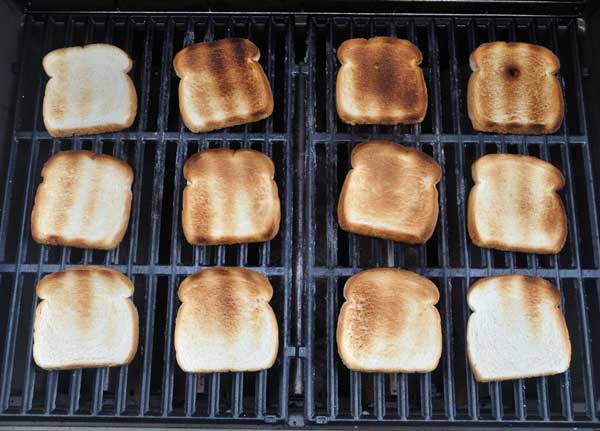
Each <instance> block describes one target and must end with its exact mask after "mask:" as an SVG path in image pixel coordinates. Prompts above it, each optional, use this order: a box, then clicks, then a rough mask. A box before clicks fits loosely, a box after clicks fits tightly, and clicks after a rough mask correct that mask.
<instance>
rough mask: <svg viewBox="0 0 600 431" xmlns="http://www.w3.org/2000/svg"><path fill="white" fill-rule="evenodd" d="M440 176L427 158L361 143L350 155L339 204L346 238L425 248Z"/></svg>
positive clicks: (406, 150) (434, 218)
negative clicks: (362, 237)
mask: <svg viewBox="0 0 600 431" xmlns="http://www.w3.org/2000/svg"><path fill="white" fill-rule="evenodd" d="M441 176H442V170H441V168H440V166H439V165H438V164H437V162H436V161H435V160H434V159H432V158H431V157H430V156H429V155H427V154H425V153H423V152H421V151H418V150H415V149H413V148H409V147H405V146H403V145H400V144H396V143H394V142H389V141H366V142H362V143H360V144H358V145H357V146H356V147H355V148H354V150H353V151H352V169H351V170H350V172H348V175H347V176H346V180H345V181H344V185H343V187H342V192H341V194H340V199H339V203H338V222H339V224H340V227H341V228H342V229H343V230H345V231H348V232H353V233H357V234H361V235H367V236H373V237H377V238H384V239H389V240H392V241H399V242H405V243H409V244H422V243H425V242H426V241H427V240H428V239H429V238H430V237H431V235H432V234H433V231H434V230H435V225H436V223H437V218H438V211H439V209H438V192H437V189H436V184H437V183H438V182H439V181H440V178H441Z"/></svg>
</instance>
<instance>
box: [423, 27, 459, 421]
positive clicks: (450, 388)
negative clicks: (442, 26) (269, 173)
mask: <svg viewBox="0 0 600 431" xmlns="http://www.w3.org/2000/svg"><path fill="white" fill-rule="evenodd" d="M435 26H436V22H435V20H432V21H431V23H430V24H429V26H428V32H429V37H428V39H429V52H430V53H432V54H431V59H430V61H429V63H430V64H431V65H432V81H433V107H434V108H433V111H434V112H433V115H434V130H435V133H436V134H437V135H439V134H440V131H441V123H442V119H441V115H442V112H441V110H442V102H441V87H440V56H439V47H438V42H437V37H436V34H435ZM434 151H435V157H436V159H437V161H438V163H439V164H440V166H441V167H442V178H441V180H440V185H439V190H440V217H439V223H440V228H439V233H440V237H441V238H440V245H439V246H438V248H439V250H438V254H439V255H440V256H441V257H442V267H443V270H444V275H443V278H442V286H441V290H443V295H442V296H441V301H442V304H440V308H442V310H443V313H442V316H443V321H442V322H443V340H444V341H443V342H444V346H443V352H444V358H443V367H444V368H443V372H444V409H445V413H446V416H447V417H448V419H450V420H452V419H454V416H455V415H456V407H455V399H454V368H453V364H452V328H453V317H452V303H451V300H450V298H452V291H451V289H452V286H451V285H450V283H449V281H448V276H447V273H446V268H448V266H449V264H448V256H449V252H448V238H447V236H448V219H447V214H446V172H445V169H446V162H445V155H444V149H443V144H442V143H440V142H439V141H438V142H437V145H436V147H435V150H434ZM438 288H439V286H438Z"/></svg>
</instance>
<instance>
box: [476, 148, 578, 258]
mask: <svg viewBox="0 0 600 431" xmlns="http://www.w3.org/2000/svg"><path fill="white" fill-rule="evenodd" d="M471 173H472V176H473V181H474V182H475V185H474V187H473V188H472V189H471V192H470V194H469V201H468V209H467V213H468V223H467V224H468V230H469V236H470V237H471V239H472V240H473V243H475V245H477V246H479V247H488V248H495V249H498V250H506V251H520V252H525V253H541V254H555V253H558V252H560V250H561V249H562V248H563V246H564V244H565V241H566V239H567V216H566V213H565V208H564V206H563V203H562V201H561V199H560V196H558V194H557V193H556V192H557V191H558V190H560V189H562V188H563V187H564V185H565V179H564V177H563V175H562V173H561V172H560V171H559V170H558V169H557V168H556V167H554V166H552V165H551V164H550V163H548V162H546V161H544V160H541V159H538V158H536V157H531V156H523V155H516V154H488V155H485V156H483V157H481V158H479V159H478V160H477V161H476V162H475V163H474V164H473V166H472V168H471Z"/></svg>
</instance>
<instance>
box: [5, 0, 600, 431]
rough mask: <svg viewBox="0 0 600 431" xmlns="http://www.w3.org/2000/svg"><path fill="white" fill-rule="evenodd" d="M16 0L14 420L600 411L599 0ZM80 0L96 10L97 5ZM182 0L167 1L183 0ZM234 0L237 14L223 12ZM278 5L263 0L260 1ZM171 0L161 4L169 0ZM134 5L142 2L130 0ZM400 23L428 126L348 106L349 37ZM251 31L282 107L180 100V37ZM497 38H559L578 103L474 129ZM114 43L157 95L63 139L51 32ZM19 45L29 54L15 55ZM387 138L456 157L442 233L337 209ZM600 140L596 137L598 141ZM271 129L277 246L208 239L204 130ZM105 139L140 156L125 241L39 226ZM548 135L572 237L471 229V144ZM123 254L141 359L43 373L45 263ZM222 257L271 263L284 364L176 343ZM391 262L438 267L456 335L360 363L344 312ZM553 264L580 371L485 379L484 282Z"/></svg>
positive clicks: (255, 264) (436, 277)
mask: <svg viewBox="0 0 600 431" xmlns="http://www.w3.org/2000/svg"><path fill="white" fill-rule="evenodd" d="M75 4H76V3H75V2H68V1H58V2H49V1H35V0H34V1H32V2H29V3H27V4H21V3H19V2H17V3H14V2H12V1H11V0H2V1H0V36H1V38H0V39H1V40H0V47H1V48H2V49H0V53H1V54H0V56H1V57H0V58H2V62H0V63H1V64H0V77H1V78H2V82H0V106H1V107H2V108H5V109H4V110H3V111H0V136H2V137H5V140H4V141H3V142H4V144H3V145H0V165H1V172H2V174H1V175H2V178H3V179H4V181H3V183H2V184H0V186H1V188H0V190H1V191H0V193H1V194H0V199H1V201H0V206H1V213H0V426H23V427H27V428H31V427H32V426H44V427H52V426H75V425H79V426H101V427H119V426H140V427H149V426H156V427H159V426H160V427H212V428H217V427H222V426H227V427H237V428H246V429H247V428H248V427H251V426H253V427H254V426H258V427H261V428H269V427H270V428H273V427H290V428H292V427H327V426H329V427H331V426H337V427H342V428H345V429H349V428H350V427H354V426H361V425H362V426H367V427H376V426H385V425H388V426H389V425H393V426H394V427H395V428H406V429H414V428H415V427H423V428H427V429H433V428H439V429H442V428H443V429H449V428H456V429H460V428H474V427H476V428H479V429H484V428H489V429H492V428H494V429H495V428H504V427H508V426H522V427H532V428H556V429H566V428H575V427H581V428H598V427H600V387H599V384H600V237H599V228H598V205H597V204H598V200H597V193H598V190H599V189H598V187H599V181H598V180H599V179H600V173H599V170H598V168H599V166H600V165H599V162H600V151H599V150H600V145H598V142H600V141H598V139H599V138H600V127H599V124H598V119H599V118H600V103H598V100H597V99H598V95H599V94H600V93H599V91H600V8H598V5H594V4H592V2H586V1H570V2H569V1H542V2H533V1H523V0H521V1H514V2H510V1H501V2H494V3H492V2H487V1H477V2H472V1H471V2H468V1H465V2H432V1H423V2H411V1H407V2H403V1H397V2H387V1H384V2H376V3H374V4H372V5H371V4H365V3H360V2H349V3H348V4H344V3H343V2H332V3H327V2H324V3H323V4H321V5H319V6H318V7H319V8H320V9H321V10H317V7H316V6H313V5H310V4H308V5H301V4H290V5H288V7H289V8H290V9H288V10H287V11H278V10H277V8H278V7H281V5H269V4H267V5H265V4H263V3H259V4H252V3H250V4H246V3H242V2H229V3H224V4H222V5H219V4H216V3H215V4H210V3H206V4H198V3H193V2H190V4H185V3H184V4H178V5H177V8H179V9H178V10H173V11H164V9H165V8H166V7H167V6H168V5H167V3H164V4H162V3H160V2H135V1H125V2H122V3H121V2H109V1H105V2H103V1H100V0H99V1H94V2H91V3H89V4H87V5H86V7H89V8H90V9H92V10H88V11H76V10H73V7H74V5H75ZM76 7H81V5H80V4H79V5H78V6H76ZM169 7H170V5H169ZM211 7H212V9H213V10H214V9H215V8H217V9H218V7H221V8H222V9H223V10H225V9H231V10H230V11H226V12H225V11H221V12H215V11H210V12H209V10H210V9H211ZM269 7H272V8H273V10H270V11H266V10H265V11H259V12H253V13H248V12H245V11H242V9H249V10H254V11H256V10H259V9H268V8H269ZM157 10H161V11H157ZM125 11H129V12H125ZM375 35H391V36H397V37H401V38H405V39H408V40H410V41H412V42H413V43H414V44H416V45H417V46H418V47H419V49H420V50H421V51H422V53H423V63H422V68H423V71H424V75H425V80H426V83H427V88H428V92H429V106H428V111H427V116H426V118H425V120H424V122H423V123H422V124H418V125H414V126H348V125H346V124H344V123H342V122H341V121H340V120H339V118H338V117H337V114H336V112H335V96H334V94H335V77H336V74H337V69H338V67H339V64H338V62H337V59H336V57H335V49H336V48H337V47H338V46H339V45H340V44H341V42H343V41H344V40H346V39H348V38H351V37H369V36H375ZM228 36H241V37H248V38H250V39H251V40H252V41H253V42H254V43H255V44H256V45H257V46H258V47H259V48H260V50H261V59H260V62H261V64H262V66H263V67H264V69H265V71H266V73H267V76H268V78H269V81H270V82H271V85H272V88H273V95H274V102H275V110H274V113H273V116H271V117H269V118H268V119H266V120H263V121H261V122H258V123H255V124H249V125H245V126H236V127H231V128H227V129H224V130H222V131H216V132H211V133H202V134H195V133H191V132H189V131H188V130H187V129H186V128H185V127H184V125H183V123H182V120H181V118H180V116H179V110H178V100H177V86H178V83H179V79H178V78H177V77H176V76H175V73H174V71H173V68H172V60H173V56H174V54H175V53H176V52H177V51H179V50H180V49H181V48H183V47H185V46H187V45H189V44H191V43H194V42H198V41H208V40H214V39H219V38H223V37H228ZM492 40H506V41H525V42H531V43H537V44H541V45H544V46H546V47H548V48H550V49H551V50H552V51H554V52H555V53H556V54H557V55H558V57H559V59H560V61H561V69H560V73H559V80H560V82H561V85H562V87H563V91H564V99H565V121H564V123H563V125H562V127H561V129H560V130H559V132H557V133H556V134H553V135H547V136H522V135H507V136H503V135H495V134H483V133H477V132H475V131H473V129H472V127H471V124H470V121H469V119H468V117H467V107H466V86H467V81H468V78H469V76H470V73H471V71H470V68H469V62H468V57H469V54H470V52H471V51H472V50H474V49H475V48H476V47H477V46H478V45H479V44H481V43H483V42H487V41H492ZM94 42H106V43H112V44H115V45H117V46H119V47H121V48H123V49H124V50H125V51H126V52H128V53H129V55H130V56H131V57H132V59H133V69H132V71H131V74H130V75H131V77H132V79H133V81H134V83H135V85H136V88H137V92H138V99H139V110H138V115H137V117H136V121H135V123H134V125H133V126H132V127H131V128H130V129H129V130H125V131H122V132H116V133H106V134H101V135H94V136H86V137H75V138H60V139H58V138H52V137H51V136H50V135H49V134H48V133H47V132H46V130H45V128H44V126H43V122H42V116H41V102H42V100H43V90H44V86H45V83H46V82H47V77H46V75H45V73H44V71H43V69H42V66H41V59H42V57H43V56H44V55H45V54H46V53H47V52H49V51H50V50H52V49H56V48H60V47H64V46H72V45H82V44H88V43H94ZM13 62H14V63H13ZM373 138H379V139H388V140H392V141H396V142H400V143H403V144H406V145H409V146H412V147H416V148H419V149H421V150H423V151H424V152H426V153H428V154H430V155H431V156H433V157H434V158H435V159H436V160H437V161H438V163H439V164H440V166H441V167H442V170H443V176H442V179H441V182H440V184H439V185H438V190H439V199H440V215H439V220H438V224H437V227H436V231H435V233H434V235H433V237H432V238H431V240H429V241H428V242H427V244H425V245H420V246H410V245H403V244H397V243H393V242H391V241H385V240H380V239H371V238H366V237H361V236H358V235H354V234H348V233H346V232H344V231H342V230H340V229H339V227H338V224H337V218H336V206H337V199H338V195H339V192H340V190H341V186H342V184H343V180H344V177H345V175H346V173H347V171H348V169H349V168H350V166H349V158H350V157H349V156H350V152H351V150H352V148H353V146H354V145H355V144H356V143H358V142H361V141H363V140H366V139H373ZM594 138H595V139H594ZM220 147H228V148H254V149H257V150H260V151H263V152H264V153H266V154H267V155H269V156H270V157H272V158H273V161H274V162H275V167H276V173H275V180H276V182H277V185H278V187H279V191H280V196H281V204H282V219H281V220H282V224H281V230H280V233H279V234H278V235H277V237H276V238H275V239H274V240H272V241H270V242H266V243H259V244H247V245H246V244H242V245H233V246H210V247H192V246H190V245H189V244H188V243H187V242H186V241H185V239H184V237H183V232H182V229H181V225H180V220H181V194H182V189H183V186H184V179H183V175H182V166H183V163H184V162H185V160H186V159H187V158H188V157H189V156H190V155H191V154H193V153H195V152H197V151H199V150H202V149H206V148H220ZM65 149H89V150H92V151H95V152H98V153H105V154H112V155H114V156H116V157H119V158H121V159H123V160H126V161H127V162H128V163H129V164H130V165H131V166H132V167H133V168H134V171H135V182H134V186H133V203H132V214H131V221H130V225H129V228H128V231H127V234H126V237H125V239H124V240H123V242H122V243H121V244H120V245H119V247H118V248H117V249H116V250H113V251H109V252H105V251H91V250H80V249H75V248H68V247H48V246H42V245H39V244H37V243H35V242H33V240H32V238H31V233H30V213H31V209H32V205H33V197H34V194H35V189H36V187H37V185H38V184H39V182H40V179H41V178H40V171H41V168H42V166H43V164H44V163H45V162H46V161H47V160H48V158H49V157H50V156H51V155H52V154H54V153H56V152H57V151H60V150H65ZM497 152H498V153H518V154H530V155H534V156H536V157H541V158H542V159H545V160H548V161H550V162H551V163H552V164H554V165H555V166H557V167H558V168H559V169H560V170H561V171H562V172H563V174H564V175H565V178H566V179H567V184H566V187H565V188H564V190H562V191H561V192H560V194H561V197H562V199H563V202H564V203H565V208H566V212H567V216H568V228H569V232H568V238H567V243H566V245H565V247H564V249H563V250H562V252H561V253H560V254H559V255H557V256H540V255H534V254H525V253H511V252H499V251H492V250H486V249H481V248H478V247H476V246H474V245H473V244H472V243H471V241H470V239H469V238H468V235H467V233H466V224H465V220H466V213H465V204H466V196H467V193H468V191H469V190H470V188H471V186H472V179H471V176H470V167H471V164H472V162H473V161H474V160H475V159H477V158H478V157H480V156H481V155H483V154H488V153H497ZM81 264H99V265H107V266H109V267H112V268H115V269H117V270H119V271H121V272H123V273H125V274H126V275H127V276H128V277H130V278H131V279H132V280H133V282H134V284H135V294H134V298H133V300H134V302H135V304H136V306H137V308H138V310H139V314H140V345H139V348H138V352H137V354H136V356H135V359H134V360H133V362H132V363H131V364H130V365H129V366H123V367H116V368H110V369H108V368H102V369H86V370H75V371H51V372H48V371H44V370H42V369H40V368H38V367H36V365H35V364H34V362H33V360H32V329H33V317H34V311H35V307H36V305H37V299H36V295H35V285H36V283H37V282H38V281H39V279H40V278H41V277H43V276H44V275H45V274H47V273H50V272H55V271H59V270H61V269H64V268H66V267H69V266H71V265H81ZM215 265H226V266H244V267H248V268H251V269H254V270H257V271H259V272H260V273H262V274H264V275H266V276H267V277H268V278H269V280H270V281H271V283H272V284H273V288H274V296H273V300H272V301H271V304H272V306H273V308H274V311H275V314H276V316H277V319H278V324H279V328H280V340H279V345H280V348H279V353H278V357H277V361H276V363H275V366H274V367H273V368H271V369H269V370H267V371H262V372H257V373H222V374H218V373H214V374H197V375H196V374H186V373H184V372H182V371H181V370H180V369H179V367H178V366H177V364H176V362H175V357H174V350H173V331H174V320H175V315H176V312H177V308H178V306H179V302H178V299H177V295H176V293H177V288H178V286H179V284H180V282H181V281H182V280H183V278H185V277H186V276H187V275H188V274H191V273H193V272H195V271H196V270H197V269H199V268H206V267H212V266H215ZM382 266H393V267H400V268H405V269H409V270H411V271H415V272H417V273H419V274H422V275H424V276H426V277H428V278H430V279H432V280H433V281H434V283H435V284H436V285H437V286H438V287H439V290H440V295H441V299H440V302H439V304H438V306H437V307H438V309H439V311H440V315H441V318H442V333H443V352H442V359H441V361H440V364H439V366H438V368H437V369H436V370H435V371H434V372H432V373H428V374H422V375H421V374H381V373H376V374H367V373H358V372H350V371H349V370H348V369H347V368H345V367H344V365H343V364H342V363H341V361H340V358H339V356H338V354H337V347H336V342H335V328H336V324H337V314H338V311H339V308H340V306H341V303H342V302H343V298H342V288H343V285H344V283H345V281H346V280H347V279H348V278H349V277H350V276H351V275H352V274H355V273H356V272H358V271H360V270H362V269H367V268H372V267H382ZM513 273H517V274H527V275H537V276H540V277H544V278H546V279H548V280H550V281H551V282H552V283H553V284H554V285H556V286H557V287H558V288H559V290H560V293H561V307H562V309H563V311H564V313H565V317H566V321H567V325H568V328H569V332H570V336H571V342H572V346H573V357H572V362H571V367H570V369H569V370H568V371H567V372H566V373H564V374H561V375H557V376H552V377H541V378H535V379H526V380H516V381H507V382H502V383H485V384H484V383H481V384H480V383H477V382H476V381H475V380H474V378H473V375H472V373H471V371H470V367H469V364H468V361H467V357H466V352H465V335H466V322H467V318H468V315H469V313H470V311H469V308H468V306H467V304H466V299H465V298H466V290H467V288H468V286H469V285H471V284H472V283H473V282H475V281H476V280H477V279H479V278H481V277H485V276H489V275H500V274H513Z"/></svg>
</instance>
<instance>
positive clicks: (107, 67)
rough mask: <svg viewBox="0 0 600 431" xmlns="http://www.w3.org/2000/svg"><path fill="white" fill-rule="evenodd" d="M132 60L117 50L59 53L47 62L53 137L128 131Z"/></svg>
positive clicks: (133, 98) (48, 122) (133, 108)
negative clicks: (129, 73)
mask: <svg viewBox="0 0 600 431" xmlns="http://www.w3.org/2000/svg"><path fill="white" fill-rule="evenodd" d="M132 64H133V63H132V61H131V59H130V58H129V56H128V55H127V53H126V52H124V51H123V50H121V49H120V48H117V47H116V46H113V45H107V44H103V43H97V44H92V45H86V46H83V47H81V46H75V47H70V48H61V49H57V50H54V51H52V52H50V53H48V54H47V55H46V56H45V57H44V60H43V65H44V70H45V71H46V73H47V74H48V76H50V80H49V81H48V84H46V91H45V93H44V107H43V116H44V124H45V126H46V129H47V130H48V133H50V135H51V136H54V137H63V136H73V135H90V134H95V133H103V132H115V131H118V130H123V129H126V128H128V127H130V126H131V125H132V124H133V121H134V119H135V115H136V112H137V94H136V91H135V86H134V85H133V81H132V80H131V78H130V77H129V75H127V73H128V72H129V71H130V70H131V66H132Z"/></svg>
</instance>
